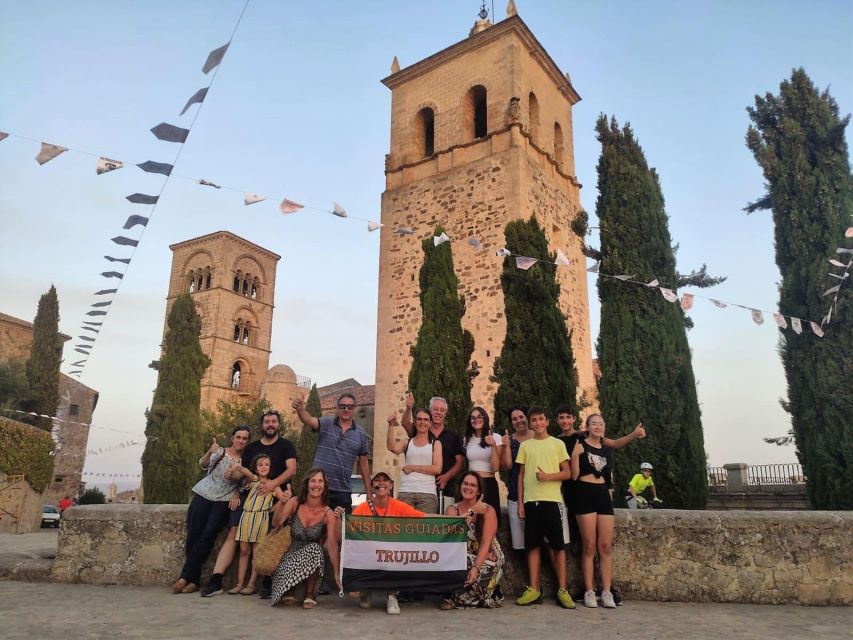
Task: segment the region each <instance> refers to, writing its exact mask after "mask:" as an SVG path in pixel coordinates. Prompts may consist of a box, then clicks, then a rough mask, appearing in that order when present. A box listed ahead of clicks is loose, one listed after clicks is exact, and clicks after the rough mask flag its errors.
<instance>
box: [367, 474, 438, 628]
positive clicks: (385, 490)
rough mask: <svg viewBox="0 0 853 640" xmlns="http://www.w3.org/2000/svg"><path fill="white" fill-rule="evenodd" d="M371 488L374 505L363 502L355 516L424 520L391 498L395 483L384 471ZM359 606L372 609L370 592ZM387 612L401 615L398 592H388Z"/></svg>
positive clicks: (421, 513)
mask: <svg viewBox="0 0 853 640" xmlns="http://www.w3.org/2000/svg"><path fill="white" fill-rule="evenodd" d="M369 486H370V488H371V491H372V492H373V504H372V505H370V504H368V503H367V502H362V503H361V504H360V505H358V506H357V507H356V508H355V511H353V512H352V514H353V515H354V516H379V517H381V518H384V517H389V518H423V517H424V513H423V511H418V510H417V509H415V508H414V507H411V506H409V505H407V504H406V503H405V502H403V501H402V500H397V498H393V497H391V494H392V493H393V491H394V482H393V481H392V480H391V476H389V475H388V474H387V473H385V472H384V471H377V472H376V473H374V474H373V478H372V479H371V481H370V485H369ZM359 606H360V607H361V608H362V609H369V608H370V592H369V591H367V592H363V593H362V594H361V596H360V602H359ZM385 612H386V613H388V614H389V615H392V616H393V615H399V613H400V605H399V603H398V602H397V592H396V591H389V592H388V602H387V603H386V605H385Z"/></svg>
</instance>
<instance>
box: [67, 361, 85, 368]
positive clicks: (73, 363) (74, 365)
mask: <svg viewBox="0 0 853 640" xmlns="http://www.w3.org/2000/svg"><path fill="white" fill-rule="evenodd" d="M85 364H86V360H78V361H77V362H72V363H71V366H72V367H82V366H85Z"/></svg>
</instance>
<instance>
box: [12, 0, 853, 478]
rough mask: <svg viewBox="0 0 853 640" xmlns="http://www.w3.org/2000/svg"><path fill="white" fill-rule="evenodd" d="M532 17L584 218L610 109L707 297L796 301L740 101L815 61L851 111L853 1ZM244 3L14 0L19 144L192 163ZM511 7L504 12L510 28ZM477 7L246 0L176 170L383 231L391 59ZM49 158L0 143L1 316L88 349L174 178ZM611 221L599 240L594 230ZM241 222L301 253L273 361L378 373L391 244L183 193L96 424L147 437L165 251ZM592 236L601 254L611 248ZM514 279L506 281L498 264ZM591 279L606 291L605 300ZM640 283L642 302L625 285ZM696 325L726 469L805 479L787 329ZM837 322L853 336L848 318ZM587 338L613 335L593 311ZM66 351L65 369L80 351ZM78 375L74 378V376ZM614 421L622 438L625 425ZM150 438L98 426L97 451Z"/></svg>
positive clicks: (285, 250)
mask: <svg viewBox="0 0 853 640" xmlns="http://www.w3.org/2000/svg"><path fill="white" fill-rule="evenodd" d="M517 5H518V10H519V14H520V15H521V17H522V18H523V19H524V20H525V21H526V22H527V24H528V26H529V27H530V28H531V29H532V30H533V32H534V33H535V34H536V36H537V38H538V39H539V40H540V42H542V44H543V45H544V46H545V47H546V49H548V51H549V53H550V54H551V56H552V57H553V59H554V60H555V61H556V63H557V64H558V65H559V66H560V67H561V69H563V70H564V71H568V72H569V73H570V74H571V77H572V81H573V83H574V85H575V87H576V88H577V90H578V92H579V93H580V94H581V96H582V97H583V100H582V102H580V103H579V104H578V105H576V107H575V109H574V126H575V129H574V141H575V164H576V168H577V174H578V177H579V179H580V181H581V183H583V185H584V188H583V190H582V202H583V204H584V206H585V207H586V208H587V210H588V211H589V212H590V213H591V214H594V207H595V198H596V190H595V184H596V175H595V164H596V161H597V158H598V154H599V151H600V149H599V145H598V143H597V142H596V140H595V137H594V132H593V126H594V122H595V119H596V117H597V116H598V114H599V113H601V112H604V113H607V114H615V115H616V117H617V118H618V119H619V120H620V121H626V120H629V121H630V122H631V124H632V126H633V128H634V130H635V132H636V135H637V136H638V138H639V140H640V141H641V143H642V145H643V147H644V149H645V152H646V156H647V158H648V161H649V163H650V165H652V166H654V167H656V168H657V170H658V172H659V174H660V176H661V184H662V187H663V191H664V195H665V197H666V201H667V212H668V213H669V215H670V230H671V233H672V236H673V238H674V240H675V241H677V242H679V243H680V245H681V250H680V252H679V255H678V264H679V267H680V268H681V269H683V270H687V269H690V268H693V267H698V266H699V265H701V263H703V262H707V263H708V266H709V268H710V270H711V271H712V272H713V273H715V274H724V275H727V276H729V280H728V281H727V282H726V283H725V284H723V285H722V286H720V287H717V288H716V289H714V290H713V292H714V293H713V295H714V296H716V297H718V298H721V299H725V300H730V301H734V302H740V303H743V304H747V305H749V306H753V307H758V308H762V309H770V310H772V309H775V308H776V299H777V296H776V282H777V280H778V271H777V269H776V267H775V263H774V256H773V238H772V225H771V220H770V216H769V215H768V214H755V215H752V216H747V215H745V214H744V213H743V212H742V211H741V209H742V207H743V206H744V205H745V204H746V203H747V202H748V201H750V200H753V199H755V198H756V197H758V196H759V195H760V194H761V193H762V191H763V184H762V183H763V180H762V177H761V174H760V171H759V169H758V167H757V165H756V164H755V161H754V160H753V159H752V157H751V155H750V153H749V151H748V150H747V149H746V147H745V146H744V142H743V141H744V133H745V131H746V127H747V125H748V118H747V115H746V111H745V108H746V107H747V106H749V105H750V104H752V102H753V96H754V95H755V94H756V93H764V92H765V91H777V90H778V86H779V83H780V81H781V80H783V79H784V78H786V77H788V76H790V72H791V69H792V68H793V67H795V66H803V67H804V68H805V69H806V71H807V72H808V73H809V75H810V76H811V77H812V79H813V80H814V82H815V83H816V84H817V85H818V86H819V87H821V88H825V87H827V86H829V87H830V90H831V93H832V95H833V96H834V97H835V99H836V100H837V101H838V103H839V105H840V108H841V111H842V113H844V114H846V113H849V112H850V111H853V77H852V76H853V74H851V68H853V66H851V62H853V35H851V34H853V8H851V7H853V5H851V3H850V2H849V1H848V2H830V1H825V2H812V3H808V4H803V3H801V2H787V1H779V0H765V1H753V2H727V1H719V2H691V3H685V2H674V1H673V2H669V1H667V2H663V1H661V2H646V3H627V2H593V1H591V0H589V1H575V2H556V1H555V2H545V1H538V2H533V1H532V0H519V1H518V2H517ZM242 7H243V2H242V1H238V0H228V1H225V0H222V1H215V2H212V1H204V2H202V1H189V0H185V1H183V2H180V3H173V2H145V3H136V2H106V1H100V2H94V1H92V2H75V3H68V2H58V1H56V2H53V1H47V0H43V1H35V2H29V3H3V4H2V5H0V77H2V78H3V84H4V91H3V93H2V95H0V130H2V131H8V132H11V133H14V134H18V135H21V136H29V137H32V138H36V139H38V140H45V141H48V142H52V143H55V144H59V145H63V146H67V147H71V148H75V149H81V150H86V151H91V152H94V153H96V154H103V155H106V156H109V157H112V158H117V159H121V160H124V161H125V162H126V163H127V164H129V165H133V164H135V163H137V162H143V161H145V160H156V161H162V162H172V161H173V160H174V157H175V153H176V152H177V146H176V145H172V144H168V143H163V142H158V141H157V140H156V139H154V137H153V136H152V135H151V134H150V133H149V129H150V128H151V127H152V126H154V125H156V124H157V123H159V122H164V121H165V122H170V123H173V124H176V125H179V126H188V124H189V123H190V122H191V121H192V118H193V116H194V115H195V112H196V110H197V109H198V107H192V108H191V109H190V111H189V112H188V113H187V114H186V115H185V116H183V117H179V116H178V112H179V111H180V109H181V108H182V107H183V105H184V102H185V101H186V100H187V98H188V97H189V96H190V95H191V94H192V93H194V92H195V91H196V89H198V88H200V87H203V86H207V84H208V83H209V77H206V76H204V75H203V74H202V73H201V71H200V69H201V65H202V64H203V62H204V60H205V57H206V56H207V53H208V52H209V51H210V50H211V49H214V48H215V47H218V46H219V45H221V44H223V43H224V42H226V41H227V40H228V38H229V36H230V34H231V31H232V29H233V28H234V25H235V22H236V20H237V17H238V16H239V14H240V12H241V10H242ZM504 7H505V2H503V0H500V1H499V2H497V3H496V6H495V8H496V10H497V17H498V18H499V19H502V18H503V17H504ZM478 9H479V3H478V2H475V1H462V0H453V1H449V0H445V1H433V2H430V3H423V2H419V3H416V2H403V1H400V2H394V3H391V2H378V1H362V2H324V3H307V2H306V3H295V2H274V1H272V0H252V1H251V2H250V4H249V6H248V9H247V11H246V13H245V16H244V18H243V21H242V23H241V24H240V26H239V29H238V30H237V33H236V36H235V38H234V41H233V44H232V46H231V49H230V50H229V52H228V54H227V56H226V58H225V61H224V62H223V64H222V66H221V69H220V72H219V74H218V76H217V78H216V81H215V83H214V85H213V87H212V89H211V91H210V94H209V95H208V98H207V100H206V102H205V104H204V105H203V107H202V109H201V112H200V114H199V116H198V119H197V121H196V123H195V126H194V128H193V130H192V133H191V134H190V137H189V139H188V142H187V144H186V146H185V147H184V150H183V153H182V155H181V157H180V160H179V162H178V164H177V166H176V168H175V173H177V174H182V175H186V176H192V177H195V178H207V179H209V180H212V181H214V182H217V183H220V184H223V185H229V186H233V187H237V188H240V189H246V190H249V191H255V192H258V193H265V194H268V195H270V196H273V197H275V196H281V195H288V196H289V197H291V198H292V199H295V200H298V201H300V202H304V203H306V204H311V205H317V206H331V201H332V200H337V201H339V202H341V203H342V204H343V205H344V206H345V207H346V208H347V209H348V210H349V211H350V213H351V214H353V215H357V216H360V217H363V218H376V219H378V216H379V204H380V194H381V192H382V190H383V188H384V176H383V156H384V154H385V153H387V151H388V140H389V117H390V115H389V114H390V93H389V91H388V90H387V89H386V88H385V87H384V86H382V85H381V84H380V82H379V80H380V79H381V78H383V77H385V76H386V75H387V74H388V72H389V67H390V64H391V60H392V58H393V56H395V55H396V56H398V58H399V60H400V64H401V65H402V66H404V67H405V66H407V65H409V64H412V63H414V62H416V61H418V60H420V59H422V58H424V57H426V56H428V55H430V54H432V53H434V52H436V51H438V50H440V49H442V48H444V47H446V46H448V45H450V44H453V43H454V42H457V41H459V40H461V39H463V38H465V37H466V36H467V34H468V30H469V29H470V27H471V25H472V24H473V22H474V19H475V17H476V12H477V10H478ZM37 153H38V144H37V143H35V142H31V141H27V140H21V139H18V138H13V137H10V138H8V139H6V140H5V141H3V142H2V143H0V175H2V176H3V182H2V185H3V186H2V189H0V216H2V236H0V300H2V302H0V311H3V312H5V313H10V314H12V315H16V316H19V317H22V318H26V319H31V318H32V316H33V315H34V313H35V307H36V303H37V301H38V297H39V295H40V294H41V293H42V292H44V291H45V290H46V289H47V288H48V287H49V286H50V284H51V283H54V284H55V285H56V286H57V289H58V291H59V297H60V305H61V306H60V308H61V314H62V321H61V328H62V330H63V331H64V332H66V333H69V334H72V335H75V336H76V335H78V334H79V333H80V332H79V331H78V330H77V328H78V327H79V324H80V321H81V320H82V319H83V317H84V313H85V311H86V310H87V308H88V305H89V304H90V303H91V302H92V300H93V297H92V295H91V294H92V292H94V291H96V290H97V289H100V288H103V287H106V286H110V283H109V281H106V280H104V279H103V278H101V277H99V276H98V275H97V274H98V273H100V272H101V271H104V270H109V267H110V265H109V263H106V262H105V261H104V260H103V259H102V257H101V256H103V255H105V254H107V253H111V254H112V255H124V254H122V253H121V252H120V250H119V249H118V248H116V247H115V245H113V244H112V243H111V242H110V241H109V238H110V237H112V236H113V235H116V234H117V233H118V232H119V230H120V228H121V225H122V224H123V223H124V220H125V219H126V217H127V216H128V215H130V214H131V213H139V214H143V215H146V211H148V208H147V207H140V206H138V205H131V204H129V203H128V202H126V201H125V200H124V196H125V195H128V194H130V193H133V192H136V191H140V192H144V193H145V192H147V193H157V192H158V191H159V189H160V186H161V184H162V177H161V176H158V175H150V174H144V173H142V172H141V171H139V170H138V169H136V168H135V167H132V166H131V167H129V168H125V169H124V170H122V171H118V172H114V173H110V174H107V175H103V176H96V175H95V171H94V166H95V158H92V157H90V156H87V155H83V154H79V153H72V152H68V153H66V154H64V155H62V156H60V157H59V158H58V159H56V160H54V161H53V162H50V163H49V164H46V165H44V166H42V167H39V166H38V165H37V164H36V162H35V161H34V160H33V158H34V157H35V155H36V154H37ZM592 224H595V223H594V222H593V223H592ZM219 229H229V230H231V231H234V232H235V233H238V234H240V235H243V236H245V237H246V238H248V239H249V240H252V241H254V242H257V243H259V244H261V245H263V246H265V247H267V248H269V249H271V250H273V251H275V252H277V253H279V254H281V255H282V256H283V258H282V261H281V262H280V264H279V269H278V286H277V289H276V316H275V324H274V329H273V357H272V363H276V362H283V363H287V364H289V365H290V366H292V367H293V368H294V369H295V370H296V371H297V372H298V373H300V374H303V375H306V376H310V377H311V378H313V379H314V380H316V381H317V382H318V383H319V384H320V385H322V384H328V383H331V382H334V381H336V380H338V379H341V378H346V377H350V376H353V377H355V378H357V379H359V380H360V381H361V382H363V383H370V382H372V381H373V379H374V361H375V320H376V278H377V268H378V257H379V256H378V239H379V238H378V235H377V234H368V233H367V232H366V230H365V224H364V223H363V222H361V221H356V220H340V219H338V218H335V217H333V216H330V215H326V214H320V213H315V212H309V211H304V212H302V213H300V214H297V215H293V216H288V217H287V218H285V217H282V216H281V215H279V214H278V213H277V211H276V208H275V203H274V202H273V201H270V202H266V203H261V204H257V205H254V206H253V207H248V208H246V207H244V206H243V204H242V198H241V195H240V194H238V193H233V192H229V191H225V190H223V191H216V190H213V189H209V188H205V187H200V186H198V185H195V184H193V183H192V182H189V181H185V180H180V179H175V178H173V179H172V180H170V181H169V183H168V186H167V187H166V189H165V192H164V193H163V197H162V199H161V204H160V205H159V206H158V207H157V210H156V212H155V214H154V217H153V218H152V220H151V223H150V224H149V227H148V229H147V231H146V233H145V235H144V238H143V240H142V242H141V244H140V247H139V249H138V251H137V252H136V255H135V258H134V262H133V264H132V265H131V267H130V269H129V271H128V274H127V276H126V278H125V280H124V282H123V284H122V287H121V291H120V293H119V296H118V297H117V298H116V301H115V303H114V305H113V308H112V311H111V312H110V315H109V316H108V319H107V321H106V324H105V326H104V330H103V332H102V333H101V336H100V338H99V340H98V342H97V345H96V348H95V349H94V351H93V355H92V358H91V359H90V361H89V366H88V367H87V368H86V371H85V375H84V377H83V382H84V383H85V384H88V385H90V386H92V387H94V388H96V389H98V390H99V391H100V392H101V400H100V405H99V407H98V410H97V413H96V414H95V421H94V424H95V425H96V426H98V425H100V426H102V427H113V428H119V429H126V430H127V431H130V432H132V433H138V434H142V433H143V430H144V418H143V415H142V414H143V411H144V410H145V408H146V407H147V406H148V404H149V403H150V400H151V392H152V390H153V387H154V384H155V374H154V372H153V371H151V370H150V369H148V368H147V364H148V363H149V362H150V361H151V360H153V359H155V358H156V357H157V356H158V343H159V339H160V335H161V331H162V324H163V313H164V308H165V300H164V296H165V291H166V285H167V280H168V273H169V266H170V258H171V256H170V251H169V249H168V245H169V244H171V243H174V242H177V241H180V240H184V239H187V238H190V237H194V236H197V235H202V234H204V233H209V232H212V231H216V230H219ZM591 244H596V239H595V238H592V239H591ZM495 268H496V269H498V268H500V262H499V261H498V260H496V262H495ZM594 285H595V282H594V279H593V278H592V277H590V291H591V292H593V295H595V287H594ZM626 286H631V285H626ZM691 316H692V317H693V319H694V321H695V323H696V328H695V329H693V330H692V331H691V332H690V336H689V338H690V343H691V346H692V348H693V352H694V369H695V373H696V377H697V380H698V381H699V398H700V401H701V403H702V410H703V422H704V426H705V443H706V450H707V452H708V455H709V459H710V462H711V463H712V464H715V465H718V464H723V463H725V462H734V461H744V462H749V463H767V462H787V461H792V460H793V459H794V454H793V450H792V449H790V448H785V449H777V448H775V447H771V446H768V445H765V444H763V443H762V442H761V437H762V436H764V435H775V434H782V433H784V432H785V431H786V430H787V428H788V419H787V416H786V415H785V414H784V413H783V412H782V411H781V409H780V408H779V406H778V398H779V397H781V396H783V395H784V394H785V381H784V375H783V372H782V367H781V365H780V364H779V359H778V356H777V354H776V341H777V335H776V331H775V329H774V328H772V327H771V326H770V325H771V324H772V321H771V320H769V319H768V322H766V323H765V325H764V326H762V327H758V326H756V325H754V324H753V323H752V321H751V319H750V317H749V314H748V312H746V311H743V310H737V309H732V308H729V309H725V310H719V309H716V308H715V307H713V306H712V305H710V304H709V303H708V302H707V301H703V300H697V303H696V307H695V310H694V311H693V312H692V313H691ZM840 321H849V319H841V320H840ZM591 324H592V330H593V333H594V334H597V328H598V316H597V304H596V303H594V304H593V315H592V317H591ZM76 355H77V354H75V353H74V352H73V351H72V350H70V349H68V350H67V353H66V362H73V361H74V360H76V358H74V357H73V356H76ZM66 370H67V367H66ZM611 426H612V427H613V428H614V429H616V428H618V426H616V425H611ZM132 437H133V436H131V435H125V434H119V433H115V432H111V431H107V430H104V429H97V428H94V429H92V432H91V436H90V446H93V447H96V448H97V447H107V446H110V445H112V444H114V443H117V442H120V441H122V440H126V439H131V438H132ZM138 454H141V448H136V449H134V450H130V451H128V450H121V451H119V452H115V453H110V454H102V455H100V456H93V457H91V458H90V459H89V460H88V461H87V465H86V470H87V471H94V472H124V473H129V472H138V470H139V464H138Z"/></svg>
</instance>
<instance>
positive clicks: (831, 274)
mask: <svg viewBox="0 0 853 640" xmlns="http://www.w3.org/2000/svg"><path fill="white" fill-rule="evenodd" d="M829 277H830V278H837V279H838V280H846V279H847V278H849V277H850V274H849V273H843V274H841V275H838V274H837V273H830V274H829Z"/></svg>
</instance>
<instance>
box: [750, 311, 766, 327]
mask: <svg viewBox="0 0 853 640" xmlns="http://www.w3.org/2000/svg"><path fill="white" fill-rule="evenodd" d="M749 312H750V313H751V314H752V321H753V322H754V323H755V324H764V314H763V313H761V311H760V310H759V309H750V310H749Z"/></svg>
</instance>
